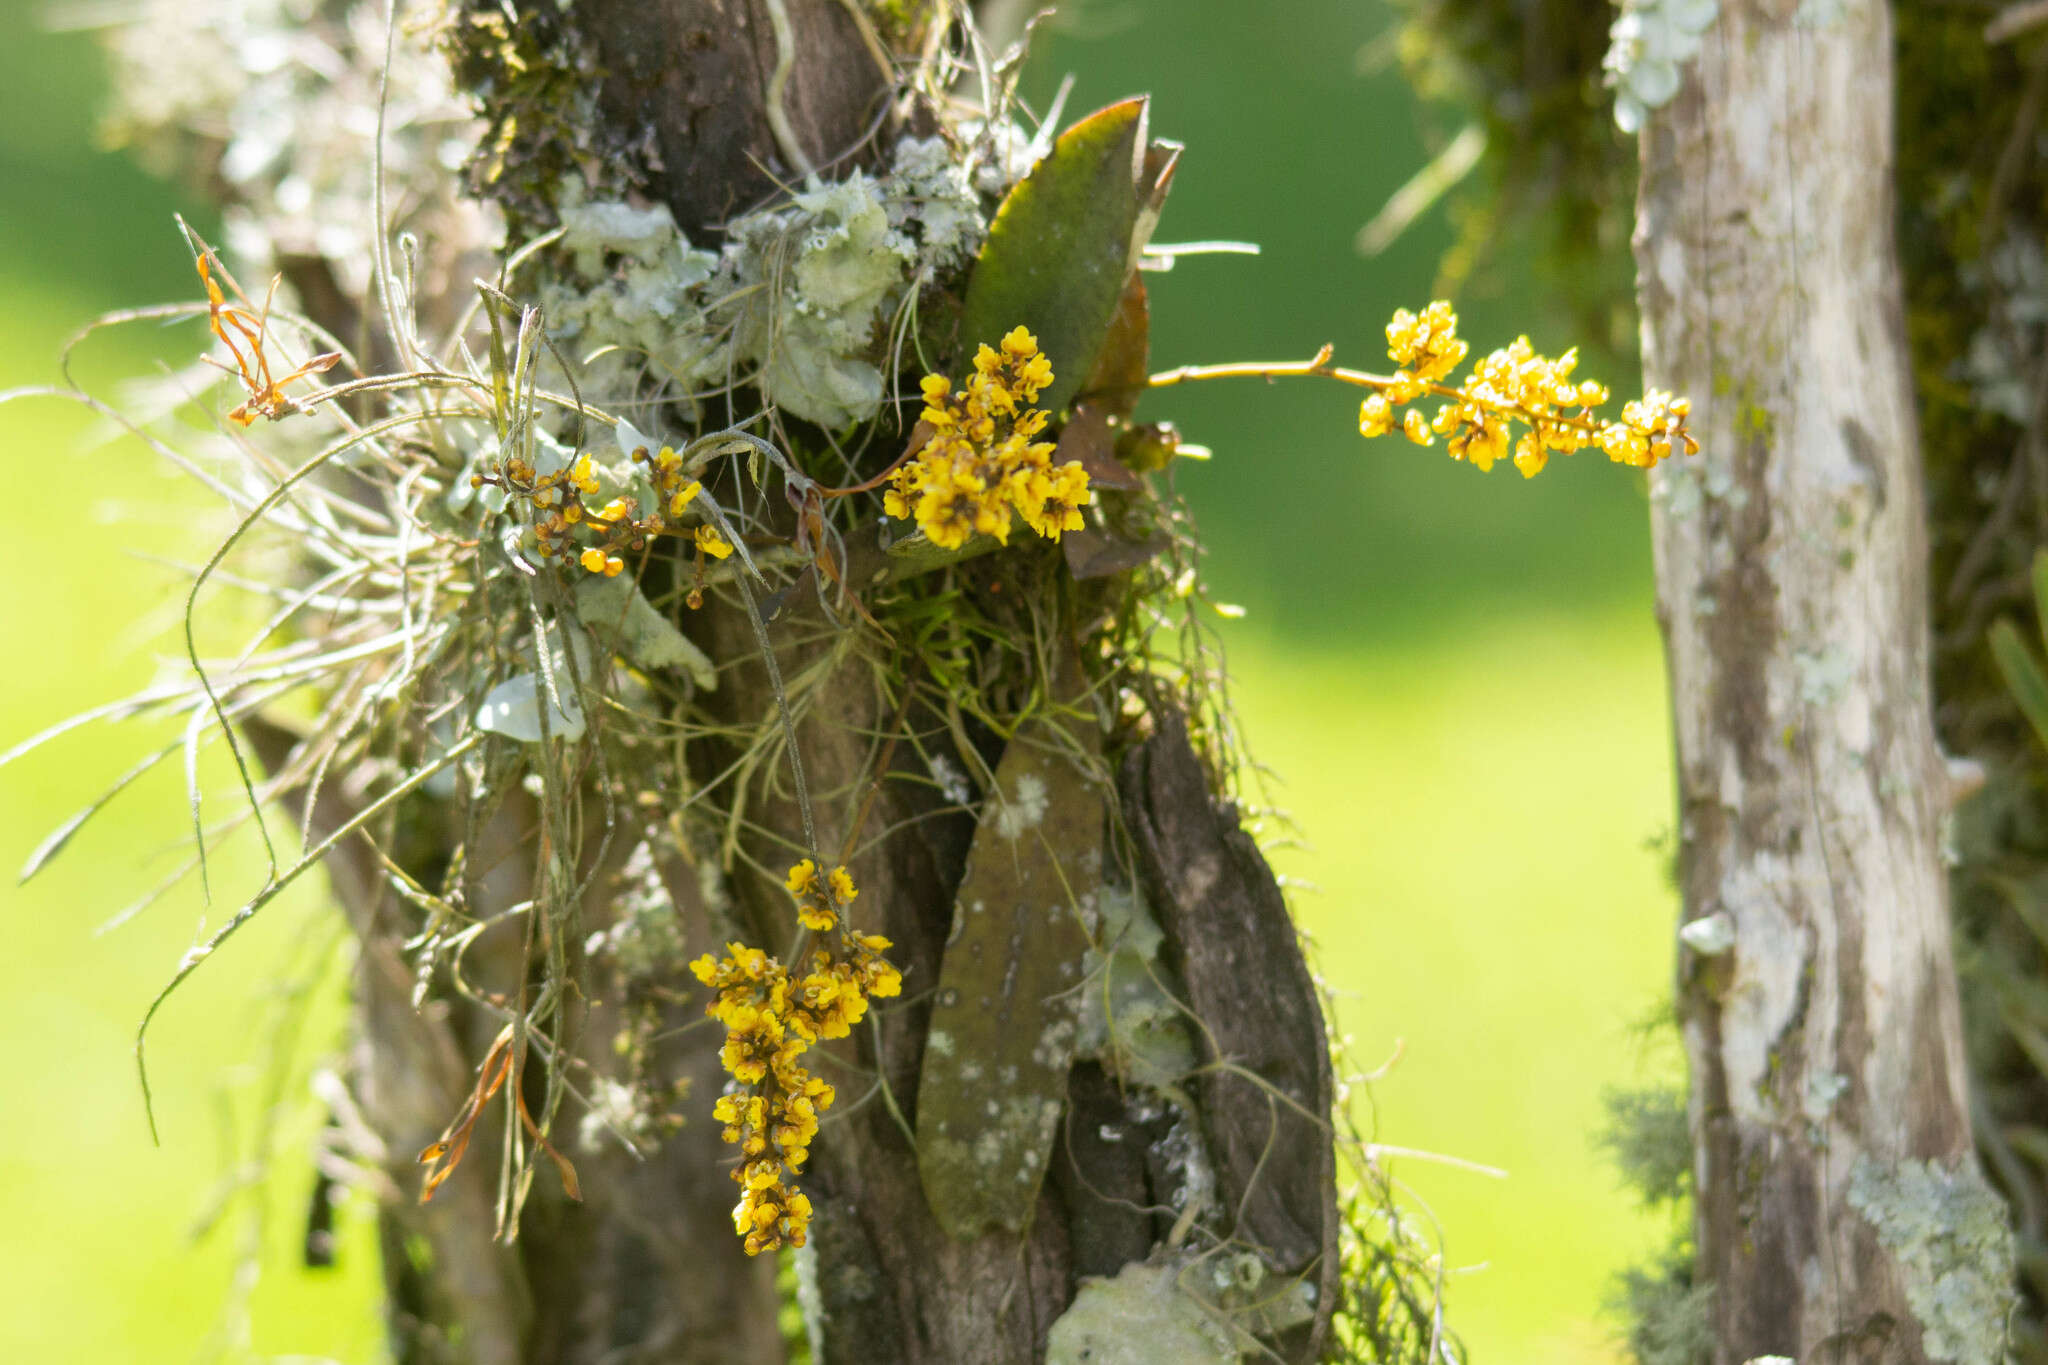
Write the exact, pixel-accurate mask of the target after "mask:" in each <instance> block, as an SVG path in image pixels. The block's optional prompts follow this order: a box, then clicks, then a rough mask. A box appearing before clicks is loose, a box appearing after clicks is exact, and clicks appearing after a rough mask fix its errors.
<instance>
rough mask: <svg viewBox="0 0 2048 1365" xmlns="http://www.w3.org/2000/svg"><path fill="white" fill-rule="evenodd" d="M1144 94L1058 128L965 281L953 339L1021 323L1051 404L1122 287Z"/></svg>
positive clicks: (974, 338) (1055, 406) (1132, 230)
mask: <svg viewBox="0 0 2048 1365" xmlns="http://www.w3.org/2000/svg"><path fill="white" fill-rule="evenodd" d="M1145 152H1146V142H1145V100H1144V98H1143V97H1139V98H1137V99H1128V100H1124V101H1122V102H1120V103H1117V104H1112V105H1110V106H1109V107H1108V108H1107V109H1103V110H1100V111H1098V112H1096V113H1093V114H1090V115H1089V116H1088V117H1087V118H1085V119H1082V120H1081V121H1080V122H1079V123H1077V124H1075V125H1074V126H1073V127H1071V128H1069V129H1067V131H1066V132H1064V133H1062V134H1060V137H1059V140H1058V141H1057V142H1055V143H1054V144H1053V149H1052V151H1051V152H1050V153H1049V154H1048V155H1047V156H1046V157H1045V159H1044V160H1043V161H1040V162H1039V163H1038V165H1037V167H1035V168H1034V169H1033V170H1032V172H1031V174H1029V175H1027V176H1025V177H1024V178H1023V179H1022V180H1020V181H1019V182H1017V185H1016V187H1015V188H1014V189H1012V190H1011V191H1010V194H1009V197H1008V198H1006V199H1005V200H1003V206H1002V207H1001V208H1000V209H999V210H997V212H996V218H995V222H994V223H993V224H991V225H990V227H989V234H988V242H987V244H986V245H984V246H983V247H982V251H981V259H980V260H979V261H978V262H977V263H976V264H975V267H974V275H973V277H972V278H971V279H969V280H968V282H967V300H966V306H965V311H964V315H963V317H962V319H961V339H962V340H963V341H965V342H966V343H967V345H968V346H969V347H973V346H975V345H978V344H982V343H986V344H988V345H991V346H992V345H994V344H995V343H996V342H997V341H998V340H1000V339H1001V338H1002V336H1003V334H1004V333H1006V332H1008V331H1009V330H1010V329H1011V328H1012V327H1016V326H1018V325H1020V324H1021V325H1023V326H1025V327H1028V328H1029V329H1030V330H1031V332H1032V334H1033V335H1034V336H1036V337H1037V338H1038V348H1039V350H1040V351H1042V352H1043V353H1044V354H1045V356H1046V358H1047V359H1049V360H1050V361H1051V362H1052V369H1053V382H1052V384H1051V385H1050V386H1049V387H1048V388H1047V389H1046V390H1045V392H1044V393H1043V394H1041V395H1040V398H1039V405H1040V406H1041V407H1044V408H1046V409H1047V410H1048V411H1051V412H1058V411H1059V410H1060V409H1061V408H1063V407H1064V406H1065V405H1066V402H1067V400H1068V399H1069V398H1072V397H1073V396H1074V394H1075V393H1076V392H1078V391H1079V389H1080V386H1081V381H1082V380H1083V379H1084V378H1085V377H1086V376H1087V374H1088V372H1089V370H1090V369H1091V368H1092V366H1093V365H1094V361H1095V357H1096V354H1097V352H1099V351H1100V350H1101V349H1102V341H1103V337H1104V336H1105V335H1106V334H1107V332H1108V330H1109V324H1110V319H1111V318H1112V317H1113V316H1114V315H1115V313H1116V308H1117V301H1118V300H1119V299H1120V298H1121V297H1122V296H1123V291H1124V280H1125V278H1126V277H1127V276H1128V275H1129V273H1130V266H1131V261H1132V259H1133V242H1134V240H1135V238H1136V235H1137V231H1138V227H1139V218H1140V214H1141V211H1142V210H1143V209H1144V208H1145V207H1146V205H1145V204H1143V203H1141V193H1142V192H1143V191H1144V190H1145V189H1148V188H1150V186H1149V184H1143V183H1141V182H1142V180H1143V176H1144V172H1145Z"/></svg>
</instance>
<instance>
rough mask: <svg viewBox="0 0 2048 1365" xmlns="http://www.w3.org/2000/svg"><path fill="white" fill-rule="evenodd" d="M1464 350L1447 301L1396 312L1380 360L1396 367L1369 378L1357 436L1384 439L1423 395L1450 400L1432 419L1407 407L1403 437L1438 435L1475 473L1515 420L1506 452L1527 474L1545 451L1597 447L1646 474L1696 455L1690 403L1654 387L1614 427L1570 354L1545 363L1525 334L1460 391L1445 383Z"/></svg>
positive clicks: (1501, 445)
mask: <svg viewBox="0 0 2048 1365" xmlns="http://www.w3.org/2000/svg"><path fill="white" fill-rule="evenodd" d="M1469 349H1470V348H1469V347H1468V346H1467V345H1466V343H1465V342H1464V341H1462V340H1460V339H1459V337H1458V316H1457V314H1456V313H1453V312H1452V311H1451V306H1450V305H1449V304H1448V303H1445V302H1443V301H1442V300H1438V301H1437V302H1435V303H1432V304H1430V305H1429V307H1427V308H1425V309H1423V311H1422V312H1421V313H1420V314H1419V315H1418V314H1415V313H1411V312H1409V311H1408V310H1407V309H1406V308H1403V309H1400V310H1399V311H1397V312H1396V313H1395V314H1394V318H1393V321H1391V322H1389V323H1388V324H1387V355H1388V356H1389V357H1390V358H1391V359H1392V360H1393V362H1394V363H1395V364H1396V365H1397V366H1399V367H1400V368H1399V369H1397V370H1395V371H1394V373H1393V375H1392V377H1390V378H1386V379H1370V380H1369V381H1368V382H1369V383H1370V384H1371V385H1372V387H1373V388H1374V390H1375V392H1373V393H1372V394H1370V395H1368V396H1367V398H1366V400H1365V402H1364V403H1363V404H1362V405H1361V406H1360V408H1359V412H1358V429H1359V431H1360V432H1361V433H1362V434H1364V435H1366V436H1384V435H1386V434H1387V433H1388V432H1390V431H1392V430H1393V429H1394V426H1395V425H1396V423H1395V411H1396V409H1398V408H1401V407H1403V406H1404V405H1406V404H1408V403H1412V402H1414V401H1415V400H1416V399H1417V398H1420V397H1421V396H1422V395H1423V394H1425V393H1430V394H1437V395H1439V396H1442V397H1444V398H1447V399H1449V400H1450V401H1449V402H1447V403H1445V404H1444V406H1442V407H1441V408H1439V409H1437V413H1436V416H1435V417H1434V418H1433V419H1425V418H1424V417H1423V415H1422V413H1421V412H1419V411H1417V410H1416V409H1414V408H1409V409H1408V411H1407V412H1405V413H1403V414H1402V415H1401V418H1400V422H1399V425H1400V428H1401V430H1402V432H1403V434H1405V435H1406V436H1407V437H1408V439H1409V440H1411V441H1414V442H1415V443H1416V444H1418V445H1432V444H1434V443H1435V440H1436V438H1437V437H1438V436H1442V437H1444V438H1445V445H1446V447H1447V449H1448V450H1449V452H1450V455H1451V458H1452V459H1454V460H1468V461H1470V462H1471V463H1473V464H1475V465H1478V466H1479V468H1481V469H1491V468H1492V467H1493V464H1494V461H1496V460H1500V459H1503V458H1506V457H1507V455H1508V446H1509V438H1510V436H1511V435H1512V434H1513V424H1515V423H1519V424H1521V425H1522V426H1523V427H1524V428H1525V431H1524V432H1523V434H1522V435H1521V436H1520V437H1519V438H1517V439H1515V441H1514V456H1513V458H1514V462H1515V468H1517V469H1519V470H1521V471H1522V474H1523V477H1525V478H1534V477H1535V476H1536V475H1538V474H1540V473H1542V472H1543V467H1544V465H1545V464H1547V463H1548V462H1549V460H1550V456H1551V454H1552V453H1553V452H1555V453H1558V454H1565V455H1569V454H1571V453H1572V452H1573V451H1577V450H1584V449H1586V448H1587V447H1589V446H1597V447H1598V448H1600V449H1601V450H1603V451H1605V452H1606V453H1607V457H1608V458H1609V459H1611V460H1613V461H1614V462H1615V463H1617V464H1625V465H1633V466H1635V467H1636V468H1638V469H1648V468H1650V467H1651V466H1652V465H1654V464H1656V463H1657V462H1658V461H1659V460H1662V459H1665V458H1666V457H1668V456H1669V455H1670V454H1671V453H1672V452H1673V451H1674V450H1683V451H1684V452H1685V453H1686V454H1688V455H1690V454H1692V453H1693V452H1694V451H1696V450H1698V449H1699V442H1697V441H1695V440H1694V439H1693V437H1692V434H1691V433H1690V432H1689V431H1687V430H1686V426H1685V423H1686V418H1687V417H1688V416H1689V415H1690V414H1691V412H1692V404H1691V403H1690V402H1689V401H1688V400H1687V399H1684V398H1677V397H1673V396H1672V395H1671V394H1668V393H1665V392H1663V391H1662V390H1659V389H1653V390H1651V391H1650V392H1649V393H1648V394H1646V395H1645V396H1644V397H1643V398H1642V399H1640V400H1639V401H1636V402H1632V403H1628V404H1626V405H1625V406H1624V407H1623V408H1622V413H1621V418H1620V420H1619V421H1605V422H1603V421H1601V420H1599V419H1598V418H1597V417H1596V416H1595V415H1594V412H1593V409H1595V408H1597V407H1599V406H1600V405H1601V404H1603V403H1605V402H1606V401H1607V399H1608V392H1607V386H1606V385H1604V384H1600V383H1597V382H1595V381H1593V380H1590V379H1581V380H1576V381H1575V380H1573V378H1572V371H1573V370H1574V369H1575V368H1577V366H1578V363H1579V353H1578V351H1577V349H1576V348H1574V349H1572V350H1569V351H1566V352H1565V353H1564V354H1563V355H1561V356H1557V357H1554V358H1553V357H1550V356H1545V355H1540V354H1538V353H1537V352H1536V351H1535V350H1534V349H1533V348H1532V347H1531V346H1530V345H1529V338H1527V337H1517V338H1516V339H1515V341H1514V344H1513V345H1511V346H1504V347H1502V348H1501V349H1500V350H1497V351H1494V352H1492V353H1491V354H1489V355H1487V356H1485V357H1484V358H1482V359H1481V360H1480V361H1479V363H1478V364H1476V365H1474V366H1473V367H1472V374H1471V376H1470V378H1468V379H1467V380H1466V381H1465V382H1464V383H1463V384H1462V385H1451V384H1448V383H1447V382H1446V380H1447V377H1448V376H1449V374H1450V372H1451V371H1452V370H1454V369H1456V368H1457V367H1458V365H1459V364H1460V362H1462V361H1463V360H1464V359H1465V356H1466V354H1467V352H1468V350H1469Z"/></svg>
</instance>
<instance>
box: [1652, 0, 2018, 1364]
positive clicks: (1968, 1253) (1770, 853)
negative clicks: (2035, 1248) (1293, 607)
mask: <svg viewBox="0 0 2048 1365" xmlns="http://www.w3.org/2000/svg"><path fill="white" fill-rule="evenodd" d="M1822 8H1823V7H1820V6H1813V5H1802V6H1799V7H1798V12H1797V13H1796V14H1795V12H1794V7H1793V6H1792V5H1790V4H1767V3H1760V0H1723V3H1722V5H1721V10H1720V15H1719V17H1718V19H1717V20H1716V22H1715V24H1714V26H1713V28H1712V30H1711V31H1710V32H1709V33H1708V35H1707V37H1706V41H1705V45H1704V48H1703V50H1702V52H1701V54H1700V56H1699V58H1698V60H1697V62H1696V63H1695V64H1693V65H1692V66H1691V67H1689V68H1688V70H1687V73H1686V76H1685V80H1684V85H1683V88H1682V89H1681V91H1680V93H1679V95H1678V96H1677V98H1676V99H1675V100H1673V102H1672V103H1671V104H1670V105H1669V106H1668V107H1666V108H1665V109H1663V110H1661V111H1657V112H1655V113H1654V114H1653V115H1652V117H1651V118H1650V119H1649V121H1648V124H1647V126H1646V130H1645V132H1644V135H1643V139H1642V186H1641V197H1640V201H1639V217H1638V226H1637V236H1636V250H1637V261H1638V269H1639V292H1640V299H1641V307H1642V324H1643V349H1644V364H1645V369H1646V372H1647V376H1648V379H1649V381H1650V382H1651V383H1653V384H1656V385H1658V386H1660V387H1667V388H1670V389H1674V390H1677V391H1679V392H1681V393H1687V394H1690V395H1691V396H1692V397H1693V399H1694V402H1695V404H1696V409H1695V411H1696V414H1697V417H1698V419H1699V420H1698V422H1697V430H1698V433H1699V436H1700V439H1701V441H1702V443H1703V450H1702V452H1701V454H1700V455H1699V457H1698V459H1696V460H1693V461H1678V460H1674V461H1671V462H1670V463H1669V464H1667V465H1665V466H1664V467H1663V468H1661V469H1660V470H1658V471H1657V473H1656V475H1655V476H1654V479H1653V496H1654V500H1655V535H1656V551H1657V580H1658V609H1659V614H1660V617H1661V620H1662V623H1663V626H1664V630H1665V638H1666V645H1667V650H1668V655H1669V661H1670V668H1671V680H1672V689H1673V706H1674V711H1675V726H1676V734H1677V749H1678V755H1677V757H1678V779H1679V797H1680V820H1681V826H1680V850H1681V873H1682V881H1683V890H1684V900H1685V915H1686V917H1687V919H1688V921H1690V922H1691V924H1690V925H1689V927H1688V933H1687V935H1686V942H1687V944H1688V947H1687V948H1685V949H1684V950H1682V961H1681V964H1680V971H1679V976H1680V981H1679V1007H1680V1013H1681V1017H1682V1022H1683V1027H1684V1033H1685V1039H1686V1046H1687V1051H1688V1054H1689V1057H1690V1061H1691V1066H1692V1103H1691V1119H1692V1129H1693V1138H1694V1143H1695V1174H1696V1177H1697V1196H1698V1204H1697V1223H1696V1228H1697V1237H1698V1251H1699V1263H1698V1271H1697V1274H1698V1278H1699V1279H1700V1280H1702V1281H1706V1282H1709V1283H1711V1285H1712V1287H1713V1293H1714V1300H1713V1310H1712V1322H1713V1329H1714V1331H1713V1335H1714V1342H1715V1346H1714V1360H1715V1362H1716V1365H1737V1363H1738V1362H1742V1361H1747V1360H1749V1359H1751V1358H1752V1357H1756V1356H1761V1355H1782V1356H1790V1357H1793V1358H1795V1359H1797V1360H1799V1361H1801V1362H1822V1361H1851V1360H1854V1361H1879V1360H1882V1361H1887V1362H1890V1361H1915V1362H1917V1361H1931V1360H1957V1361H1971V1362H1977V1361H1981V1362H1984V1363H1985V1365H1990V1362H1992V1361H1993V1360H1995V1359H1997V1358H1998V1350H1999V1342H2000V1337H2001V1334H2002V1331H2003V1328H2002V1321H2001V1320H2002V1316H2003V1312H2002V1309H2003V1305H2004V1302H2005V1298H2004V1295H2005V1286H2006V1284H2007V1282H2008V1280H2009V1271H2010V1267H2009V1265H2006V1264H2001V1263H2000V1256H2001V1255H2002V1254H2006V1253H2005V1250H2004V1249H2005V1248H2006V1246H2007V1244H2006V1243H2005V1242H2004V1241H2003V1232H2002V1227H2001V1225H2000V1221H1999V1220H2000V1214H1999V1211H1998V1205H1997V1203H1996V1201H1995V1199H1994V1198H1993V1197H1991V1196H1990V1195H1989V1194H1988V1193H1987V1192H1986V1191H1985V1190H1984V1188H1983V1186H1982V1184H1981V1181H1980V1179H1979V1177H1978V1174H1977V1170H1976V1165H1975V1158H1974V1156H1973V1154H1972V1148H1971V1139H1970V1123H1969V1108H1968V1104H1967V1099H1966V1093H1965V1092H1966V1078H1967V1077H1966V1071H1965V1067H1964V1061H1963V1040H1962V1034H1961V1024H1960V1019H1959V1011H1958V1007H1957V997H1956V985H1955V973H1954V966H1953V962H1952V959H1951V951H1950V945H1949V921H1948V896H1947V883H1946V877H1945V874H1944V869H1943V865H1942V859H1941V850H1940V842H1941V834H1940V831H1941V824H1942V821H1943V819H1944V816H1945V814H1946V812H1947V810H1948V808H1949V805H1950V803H1951V800H1952V796H1951V784H1950V778H1949V772H1948V768H1947V765H1946V764H1945V763H1944V760H1943V757H1942V755H1941V754H1940V753H1939V752H1938V750H1937V747H1936V744H1935V738H1934V732H1933V728H1932V723H1931V714H1930V700H1929V682H1928V666H1929V665H1928V609H1927V600H1926V599H1927V570H1926V556H1927V548H1926V546H1927V536H1926V529H1925V506H1924V497H1923V491H1922V489H1923V485H1922V473H1921V467H1920V457H1919V450H1918V441H1917V434H1916V429H1915V420H1914V410H1913V402H1912V387H1911V375H1910V372H1909V365H1908V357H1907V354H1906V339H1905V335H1904V326H1903V316H1902V305H1901V298H1900V280H1899V270H1898V265H1897V262H1896V259H1895V251H1894V244H1893V227H1892V224H1893V212H1894V204H1893V189H1892V156H1891V148H1892V86H1891V75H1890V73H1891V51H1890V43H1891V22H1890V14H1889V10H1888V9H1887V7H1886V6H1885V5H1884V4H1882V3H1874V2H1872V0H1863V2H1862V3H1852V4H1849V5H1847V6H1842V7H1836V8H1831V9H1829V11H1828V12H1826V13H1822V12H1820V11H1821V10H1822Z"/></svg>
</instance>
